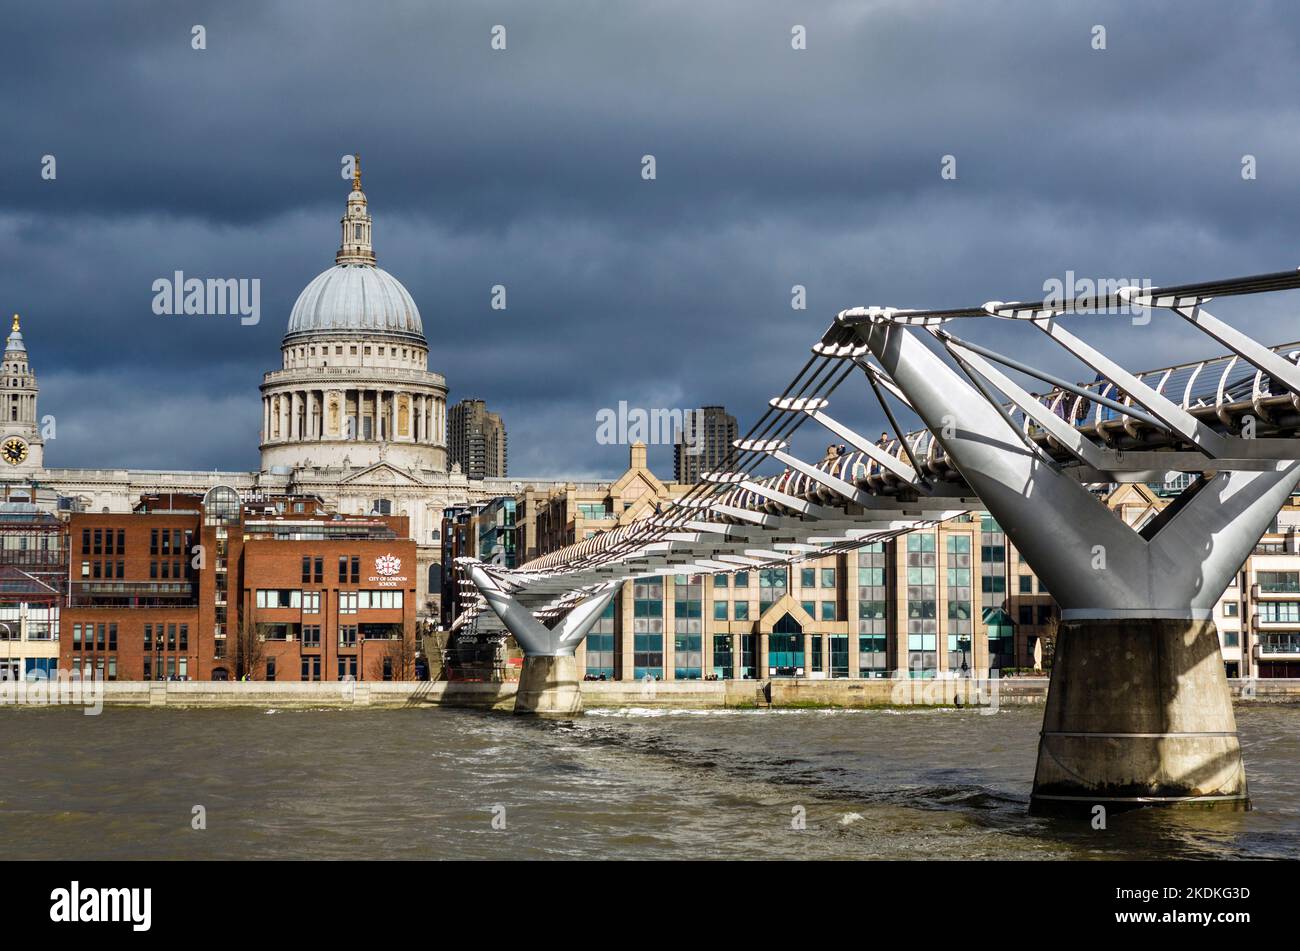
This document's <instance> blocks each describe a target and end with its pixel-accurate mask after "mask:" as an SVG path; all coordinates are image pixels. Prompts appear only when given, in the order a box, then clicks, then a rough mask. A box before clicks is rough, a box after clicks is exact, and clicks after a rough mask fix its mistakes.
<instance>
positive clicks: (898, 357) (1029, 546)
mask: <svg viewBox="0 0 1300 951" xmlns="http://www.w3.org/2000/svg"><path fill="white" fill-rule="evenodd" d="M858 333H859V336H860V337H861V339H863V340H864V342H865V343H866V344H867V345H868V347H869V348H870V350H871V351H872V353H873V355H874V356H875V357H876V359H877V360H879V362H880V364H881V366H882V367H883V368H884V370H885V371H886V372H887V373H888V374H889V375H890V377H891V378H892V379H893V380H894V382H895V384H896V385H897V386H898V387H899V388H900V389H902V390H903V392H904V393H905V394H906V395H907V398H908V400H909V402H910V403H911V405H912V406H913V408H914V409H915V411H916V412H917V414H918V415H919V416H920V417H921V418H922V420H923V421H924V422H925V425H926V426H927V427H928V428H929V429H930V431H931V432H932V433H933V434H934V436H935V438H936V439H938V441H939V443H940V444H941V445H942V446H943V448H944V450H945V452H946V453H947V455H948V458H949V459H950V460H951V461H952V463H953V464H954V465H955V466H956V467H957V469H958V470H960V471H961V473H962V475H963V476H964V477H965V478H966V481H967V482H968V483H969V484H970V486H971V488H973V489H974V490H975V492H976V494H977V495H978V496H979V497H980V499H981V500H982V501H983V502H984V504H985V506H986V507H987V508H988V510H989V512H990V514H992V515H993V517H994V518H995V519H996V520H997V521H998V524H999V525H1000V526H1001V527H1002V528H1003V530H1004V531H1005V532H1006V534H1007V537H1008V538H1009V539H1010V540H1011V541H1012V542H1013V543H1014V544H1015V546H1016V548H1018V549H1019V550H1020V553H1021V554H1022V556H1023V557H1024V558H1025V560H1026V561H1027V562H1028V563H1029V565H1030V566H1031V567H1032V568H1033V569H1034V571H1035V573H1037V574H1038V576H1039V578H1040V579H1041V580H1042V581H1043V582H1044V583H1045V584H1046V585H1047V587H1048V589H1049V590H1050V591H1051V593H1052V595H1053V596H1054V597H1055V598H1056V600H1057V602H1058V603H1059V604H1060V606H1061V608H1062V617H1061V623H1060V626H1059V628H1058V630H1057V634H1056V643H1055V657H1054V660H1053V663H1052V666H1051V686H1050V688H1049V691H1048V697H1047V705H1046V711H1045V715H1044V721H1043V732H1042V735H1041V738H1040V741H1039V752H1038V768H1037V772H1036V774H1035V780H1034V790H1033V794H1032V797H1031V800H1030V803H1031V805H1030V808H1031V811H1034V812H1038V813H1066V814H1082V815H1087V814H1089V813H1090V811H1091V810H1092V809H1093V808H1094V807H1095V806H1097V805H1102V806H1105V807H1106V808H1108V809H1126V808H1132V807H1134V806H1141V805H1152V804H1161V805H1198V806H1209V805H1213V806H1227V807H1230V808H1248V807H1249V799H1248V795H1247V788H1246V778H1245V771H1244V768H1243V766H1242V761H1241V747H1240V743H1239V742H1238V739H1237V730H1236V722H1235V719H1234V717H1233V712H1232V704H1231V697H1230V694H1229V692H1228V683H1227V679H1226V676H1225V673H1224V667H1223V658H1222V653H1221V651H1220V647H1219V638H1218V633H1217V631H1216V630H1215V626H1214V622H1213V620H1212V611H1213V608H1214V605H1215V603H1216V602H1217V601H1218V599H1219V598H1220V597H1221V596H1222V593H1223V590H1224V588H1225V587H1226V586H1227V583H1228V581H1229V579H1230V578H1231V576H1232V574H1233V573H1234V572H1235V571H1236V570H1237V569H1238V568H1239V567H1240V565H1241V564H1242V562H1243V561H1244V560H1245V558H1246V557H1247V555H1248V554H1249V553H1250V550H1251V548H1252V547H1253V546H1254V545H1255V543H1256V542H1257V541H1258V539H1259V536H1260V534H1261V533H1262V532H1263V531H1264V529H1265V528H1266V527H1267V524H1268V522H1269V520H1270V519H1272V518H1273V516H1274V515H1275V514H1276V513H1277V510H1278V508H1279V507H1280V506H1281V505H1282V504H1283V503H1284V502H1285V501H1286V499H1287V497H1288V496H1289V495H1290V493H1291V492H1292V490H1293V489H1294V488H1295V486H1296V484H1297V482H1300V462H1297V461H1294V460H1290V461H1279V462H1278V463H1277V464H1276V465H1275V466H1274V467H1272V468H1270V469H1269V470H1267V471H1233V472H1219V473H1217V474H1207V477H1206V478H1204V479H1203V480H1202V481H1201V482H1199V483H1196V484H1194V485H1193V486H1192V487H1191V488H1189V489H1187V490H1185V493H1184V495H1183V496H1182V497H1180V498H1179V499H1177V500H1175V501H1174V502H1173V503H1171V504H1170V506H1169V507H1168V508H1167V509H1166V510H1165V511H1164V512H1162V513H1161V514H1160V515H1158V516H1157V517H1156V518H1155V519H1154V520H1153V521H1152V522H1151V523H1149V525H1147V526H1146V527H1145V528H1144V529H1143V531H1141V532H1139V531H1136V530H1134V529H1133V528H1131V527H1130V526H1129V525H1127V524H1126V523H1125V522H1124V521H1123V520H1122V519H1120V518H1119V517H1118V516H1117V515H1116V514H1115V513H1113V512H1112V511H1111V510H1110V509H1109V508H1108V507H1107V506H1106V505H1105V504H1104V503H1103V502H1101V500H1100V499H1098V498H1097V497H1096V496H1095V495H1093V494H1092V493H1091V492H1089V491H1088V489H1087V488H1085V487H1084V486H1082V485H1080V484H1079V483H1078V482H1076V481H1075V480H1074V479H1073V478H1072V477H1071V476H1070V475H1068V474H1067V473H1066V472H1064V471H1062V470H1061V469H1060V468H1059V467H1058V466H1057V465H1056V464H1055V463H1054V462H1053V461H1052V460H1050V459H1048V458H1047V457H1045V456H1044V455H1043V454H1042V453H1040V452H1038V451H1035V450H1034V449H1033V448H1031V447H1030V446H1027V445H1026V444H1025V443H1024V441H1022V440H1021V438H1020V433H1019V432H1018V431H1017V430H1016V428H1015V426H1014V425H1013V423H1012V422H1011V421H1010V420H1008V419H1007V417H1006V416H1005V415H1004V414H1003V413H1002V412H1001V411H1000V408H999V407H997V406H995V405H991V403H990V398H991V396H986V394H982V393H980V392H979V391H978V390H977V389H976V388H975V387H973V386H971V385H970V383H969V382H968V381H967V380H965V379H963V377H962V376H961V375H960V374H959V373H957V372H956V371H955V370H954V369H952V368H951V367H950V366H949V365H948V364H947V363H946V362H945V361H944V360H942V359H941V358H940V357H939V356H938V355H937V354H935V353H934V352H932V351H931V350H930V349H929V348H928V347H926V346H925V345H924V344H923V343H922V342H921V340H919V339H918V338H917V337H916V336H915V334H914V332H913V331H910V330H908V329H907V328H905V327H903V326H900V325H897V324H892V323H885V322H877V323H872V324H866V325H859V329H858ZM1088 362H1090V363H1092V364H1093V365H1094V366H1101V367H1106V368H1107V369H1108V370H1109V369H1111V368H1113V364H1111V363H1110V362H1109V361H1106V360H1105V359H1104V358H1103V357H1102V356H1101V355H1099V354H1097V353H1096V352H1094V351H1091V350H1089V351H1088ZM1119 375H1121V376H1122V379H1123V381H1124V383H1125V384H1126V386H1127V387H1128V388H1130V389H1131V388H1132V387H1133V384H1132V379H1133V378H1131V377H1129V376H1128V375H1127V374H1119ZM1146 403H1147V405H1148V407H1149V408H1151V409H1153V411H1164V410H1167V407H1166V406H1164V405H1163V404H1162V403H1161V402H1160V400H1159V399H1156V398H1153V397H1150V396H1146ZM1162 415H1165V414H1163V413H1162ZM1167 415H1168V416H1170V417H1176V416H1177V414H1176V413H1168V414H1167ZM1175 421H1176V422H1179V421H1180V420H1175ZM1197 426H1198V427H1200V426H1201V424H1199V423H1198V424H1197ZM1176 428H1177V427H1176ZM1202 428H1203V427H1202ZM1184 429H1185V430H1187V431H1186V432H1185V433H1184V435H1186V436H1187V437H1188V438H1189V439H1192V440H1193V441H1195V442H1197V444H1198V445H1199V446H1201V447H1202V448H1205V447H1207V446H1216V445H1217V444H1218V443H1220V442H1222V437H1220V436H1219V435H1218V434H1217V433H1213V432H1202V431H1201V430H1200V429H1197V430H1196V431H1195V432H1193V431H1191V429H1190V427H1184Z"/></svg>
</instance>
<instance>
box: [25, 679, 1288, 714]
mask: <svg viewBox="0 0 1300 951" xmlns="http://www.w3.org/2000/svg"><path fill="white" fill-rule="evenodd" d="M1229 684H1230V686H1231V689H1232V694H1233V698H1234V700H1235V701H1237V702H1239V703H1300V680H1280V679H1279V680H1254V681H1243V680H1231V681H1229ZM101 686H102V687H103V702H104V703H105V704H108V705H133V706H152V707H164V706H165V707H232V706H254V707H293V706H298V707H305V706H355V707H408V706H424V705H433V706H438V705H442V706H454V707H469V708H477V709H497V710H510V709H512V708H513V706H514V700H515V688H516V684H515V683H513V682H507V683H449V682H445V681H438V682H415V683H409V682H390V681H361V682H357V683H337V682H319V683H266V682H264V681H254V682H246V683H239V682H203V681H165V682H140V681H110V682H105V683H103V684H102V685H101ZM50 689H53V687H52V685H51V688H50ZM582 696H583V702H584V704H585V705H586V706H587V707H588V708H608V707H629V708H630V707H655V708H669V709H710V708H712V709H724V708H736V709H744V708H754V707H772V708H785V709H799V708H823V709H836V708H843V709H855V708H856V709H869V708H873V707H906V706H952V705H954V704H955V705H960V706H988V705H990V704H997V705H1000V706H1010V705H1024V704H1041V703H1042V702H1043V701H1044V699H1045V698H1046V696H1047V679H1046V678H1025V677H1010V678H1005V679H1001V680H987V681H970V680H967V681H961V680H688V681H672V682H656V683H649V684H646V683H623V682H617V681H588V682H585V683H583V684H582ZM10 702H14V701H13V700H11V701H10ZM17 702H20V703H21V702H23V701H22V700H18V701H17ZM27 702H31V700H30V699H28V701H27ZM0 705H2V704H0Z"/></svg>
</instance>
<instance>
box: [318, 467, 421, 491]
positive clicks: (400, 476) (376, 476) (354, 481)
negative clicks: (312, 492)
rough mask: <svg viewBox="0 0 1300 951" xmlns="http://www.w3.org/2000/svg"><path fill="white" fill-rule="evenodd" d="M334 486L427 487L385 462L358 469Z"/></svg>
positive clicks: (417, 479) (404, 471)
mask: <svg viewBox="0 0 1300 951" xmlns="http://www.w3.org/2000/svg"><path fill="white" fill-rule="evenodd" d="M334 484H335V485H339V486H344V485H390V486H411V487H413V488H425V487H427V486H428V485H429V483H428V482H425V481H424V480H423V479H421V478H418V477H417V476H415V475H413V474H412V473H410V472H407V471H406V470H404V469H399V468H398V467H397V466H394V465H391V464H389V463H387V462H377V463H375V464H374V465H373V466H368V467H367V468H365V469H360V470H358V471H357V472H354V473H352V474H351V475H349V476H347V477H345V478H343V479H339V480H338V481H337V482H336V483H334Z"/></svg>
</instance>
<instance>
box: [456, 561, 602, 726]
mask: <svg viewBox="0 0 1300 951" xmlns="http://www.w3.org/2000/svg"><path fill="white" fill-rule="evenodd" d="M465 564H466V567H467V568H468V570H469V574H470V578H471V579H472V580H473V582H474V585H475V587H477V588H478V589H479V591H480V592H481V593H482V595H483V597H484V599H485V600H486V601H487V603H488V605H489V606H490V607H491V608H492V610H493V611H494V612H495V613H496V615H497V617H499V618H500V619H501V623H502V624H504V625H505V626H506V630H508V631H509V632H510V633H511V634H513V635H514V638H515V640H516V641H518V642H519V646H520V647H521V648H523V651H524V667H523V670H522V671H521V673H520V677H519V689H518V692H517V693H516V694H515V713H518V714H526V715H530V716H541V717H574V716H579V715H581V713H582V676H581V674H580V672H579V670H578V659H577V657H576V656H575V655H574V652H575V651H576V650H577V649H578V645H579V644H581V643H582V640H583V638H585V637H586V636H587V634H588V632H589V631H590V630H591V629H592V627H594V626H595V624H596V621H597V620H598V619H599V618H600V615H601V614H602V613H603V612H604V610H605V608H606V607H607V606H608V605H609V602H610V601H611V600H612V599H613V597H614V594H615V593H616V592H617V590H618V587H617V585H608V586H607V587H605V588H603V589H602V590H599V591H597V592H596V593H594V594H592V595H590V596H589V597H587V598H586V599H584V600H582V601H580V602H578V603H577V604H576V605H575V606H574V607H573V608H572V609H571V610H570V611H569V613H568V614H566V615H565V616H564V617H562V618H561V619H560V620H559V621H558V622H556V624H555V626H554V627H547V626H546V625H545V624H543V623H542V622H541V621H539V620H537V618H536V617H534V616H533V613H532V611H530V610H528V608H526V607H525V606H524V605H522V604H520V603H519V601H517V600H516V599H515V598H514V597H512V596H511V595H510V594H508V593H507V592H506V591H505V589H504V588H502V587H501V585H499V584H498V583H497V581H496V579H494V578H493V577H492V576H491V575H490V574H489V573H488V572H487V571H486V570H485V569H484V568H483V567H482V565H481V564H479V563H478V562H474V561H467V562H465Z"/></svg>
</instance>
